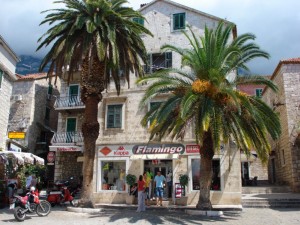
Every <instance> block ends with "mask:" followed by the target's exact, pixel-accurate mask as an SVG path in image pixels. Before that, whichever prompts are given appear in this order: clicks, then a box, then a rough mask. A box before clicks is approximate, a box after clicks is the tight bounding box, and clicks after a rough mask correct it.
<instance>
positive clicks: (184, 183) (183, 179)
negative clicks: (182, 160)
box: [177, 174, 190, 205]
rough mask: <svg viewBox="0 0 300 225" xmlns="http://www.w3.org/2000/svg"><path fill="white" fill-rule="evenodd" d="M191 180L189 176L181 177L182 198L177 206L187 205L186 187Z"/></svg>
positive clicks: (183, 175)
mask: <svg viewBox="0 0 300 225" xmlns="http://www.w3.org/2000/svg"><path fill="white" fill-rule="evenodd" d="M189 180H190V178H189V176H188V175H187V174H180V175H179V183H180V185H181V186H182V196H181V198H180V199H178V200H177V205H187V200H188V197H187V196H185V187H186V186H187V185H188V183H189Z"/></svg>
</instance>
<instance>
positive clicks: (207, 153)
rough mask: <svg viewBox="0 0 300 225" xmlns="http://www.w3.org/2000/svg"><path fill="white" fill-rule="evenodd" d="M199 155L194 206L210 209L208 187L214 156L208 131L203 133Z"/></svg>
mask: <svg viewBox="0 0 300 225" xmlns="http://www.w3.org/2000/svg"><path fill="white" fill-rule="evenodd" d="M200 155H201V160H200V195H199V201H198V204H197V205H196V208H197V209H201V210H211V208H212V205H211V201H210V187H211V181H212V174H213V171H212V159H213V157H214V149H213V140H212V135H211V132H210V131H208V132H206V133H205V134H204V138H203V146H202V148H201V149H200Z"/></svg>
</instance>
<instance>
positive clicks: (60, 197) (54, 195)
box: [47, 181, 75, 207]
mask: <svg viewBox="0 0 300 225" xmlns="http://www.w3.org/2000/svg"><path fill="white" fill-rule="evenodd" d="M55 186H56V188H55V189H54V190H51V191H49V193H48V196H47V201H48V202H50V204H51V206H52V207H53V206H55V205H61V204H64V203H66V202H70V205H71V206H75V204H74V202H73V200H74V197H73V196H72V195H71V193H70V190H69V188H68V182H60V181H58V182H56V183H55Z"/></svg>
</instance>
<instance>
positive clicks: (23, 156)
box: [0, 151, 44, 165]
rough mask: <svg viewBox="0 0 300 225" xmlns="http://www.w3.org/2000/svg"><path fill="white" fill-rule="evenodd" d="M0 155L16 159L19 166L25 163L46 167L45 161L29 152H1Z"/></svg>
mask: <svg viewBox="0 0 300 225" xmlns="http://www.w3.org/2000/svg"><path fill="white" fill-rule="evenodd" d="M0 155H5V156H6V157H7V158H14V159H16V160H17V163H18V164H19V165H23V164H24V163H29V164H38V165H44V159H42V158H41V157H38V156H36V155H34V154H32V153H29V152H12V151H3V152H0Z"/></svg>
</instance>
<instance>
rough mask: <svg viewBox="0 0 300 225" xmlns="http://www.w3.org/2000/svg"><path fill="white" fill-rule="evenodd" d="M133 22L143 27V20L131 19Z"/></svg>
mask: <svg viewBox="0 0 300 225" xmlns="http://www.w3.org/2000/svg"><path fill="white" fill-rule="evenodd" d="M133 21H134V22H136V23H138V24H140V25H142V26H144V19H143V18H133Z"/></svg>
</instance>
